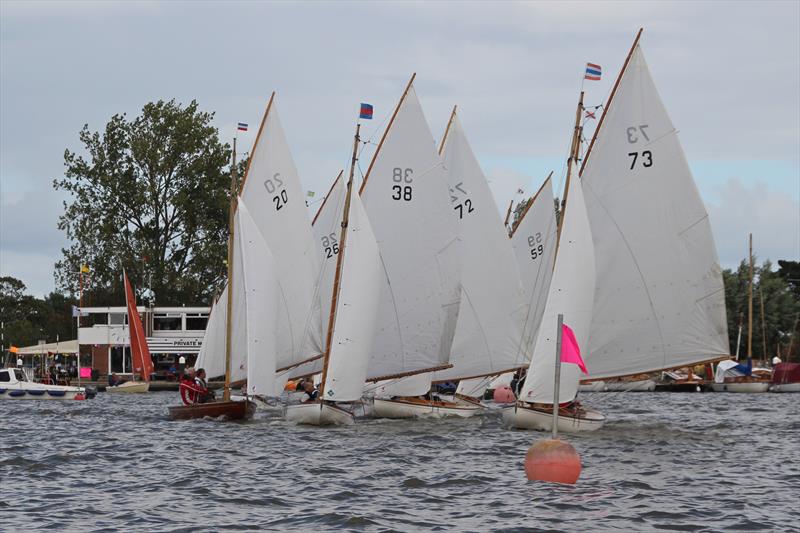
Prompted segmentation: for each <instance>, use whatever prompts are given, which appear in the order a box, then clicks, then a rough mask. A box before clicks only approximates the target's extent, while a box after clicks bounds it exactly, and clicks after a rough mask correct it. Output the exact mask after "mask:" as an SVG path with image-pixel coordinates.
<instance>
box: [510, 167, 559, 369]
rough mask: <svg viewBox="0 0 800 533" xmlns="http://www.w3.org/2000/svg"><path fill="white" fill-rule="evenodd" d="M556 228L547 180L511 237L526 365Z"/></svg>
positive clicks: (541, 306) (552, 256)
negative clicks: (520, 295)
mask: <svg viewBox="0 0 800 533" xmlns="http://www.w3.org/2000/svg"><path fill="white" fill-rule="evenodd" d="M557 229H558V228H557V222H556V211H555V205H554V203H553V184H552V181H551V180H550V178H548V179H547V180H545V182H544V184H542V186H541V187H540V188H539V191H538V192H537V193H536V196H534V197H533V199H532V200H531V203H530V204H529V205H528V208H527V209H526V211H525V212H524V213H523V215H522V219H521V220H520V221H519V222H518V223H517V226H516V227H515V228H514V233H513V234H512V235H511V244H512V245H513V247H514V255H515V257H516V260H517V266H518V267H519V272H520V276H521V278H522V285H523V289H524V291H525V302H526V308H525V311H526V313H525V319H524V323H523V326H522V333H521V336H520V339H521V340H520V341H519V344H520V352H521V353H522V354H523V355H524V363H525V364H527V363H530V358H531V353H532V352H533V347H534V343H535V342H536V338H537V335H538V333H539V326H540V324H541V321H542V315H543V314H544V309H545V304H546V303H547V295H548V294H549V292H550V281H551V279H552V277H553V261H554V260H555V251H556V233H557Z"/></svg>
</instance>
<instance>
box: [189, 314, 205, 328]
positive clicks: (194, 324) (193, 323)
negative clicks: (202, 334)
mask: <svg viewBox="0 0 800 533" xmlns="http://www.w3.org/2000/svg"><path fill="white" fill-rule="evenodd" d="M206 324H208V317H207V316H199V315H198V316H192V315H186V329H187V330H195V331H204V330H205V329H206Z"/></svg>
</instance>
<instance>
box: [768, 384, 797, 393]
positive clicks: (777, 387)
mask: <svg viewBox="0 0 800 533" xmlns="http://www.w3.org/2000/svg"><path fill="white" fill-rule="evenodd" d="M769 390H770V391H772V392H800V383H775V384H774V385H772V387H770V389H769Z"/></svg>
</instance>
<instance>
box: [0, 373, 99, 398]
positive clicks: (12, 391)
mask: <svg viewBox="0 0 800 533" xmlns="http://www.w3.org/2000/svg"><path fill="white" fill-rule="evenodd" d="M83 399H85V395H84V389H83V387H71V386H67V385H47V384H44V383H36V382H34V381H31V380H30V379H29V378H28V375H27V374H26V373H25V371H24V370H22V369H21V368H3V369H0V400H83Z"/></svg>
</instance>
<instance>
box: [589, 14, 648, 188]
mask: <svg viewBox="0 0 800 533" xmlns="http://www.w3.org/2000/svg"><path fill="white" fill-rule="evenodd" d="M642 30H644V28H639V32H638V33H637V34H636V38H635V39H634V40H633V44H632V45H631V50H630V52H628V57H626V58H625V63H623V64H622V69H620V71H619V75H618V76H617V81H616V82H614V88H613V89H611V94H610V95H608V101H607V102H606V105H605V107H604V108H603V114H602V115H600V121H599V122H598V123H597V127H596V128H595V130H594V134H593V135H592V141H591V142H590V143H589V148H588V149H587V150H586V157H584V158H583V163H581V170H580V172H579V173H578V175H582V174H583V169H584V168H586V162H587V161H589V156H590V155H591V153H592V146H594V142H595V140H597V134H598V132H599V131H600V128H601V127H602V126H603V120H604V119H605V118H606V114H608V110H609V109H611V102H613V101H614V95H615V94H616V93H617V87H619V82H620V81H622V76H623V75H624V74H625V71H626V70H627V69H628V63H630V61H631V56H633V51H634V50H636V46H637V45H638V44H639V38H640V37H641V36H642Z"/></svg>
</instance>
